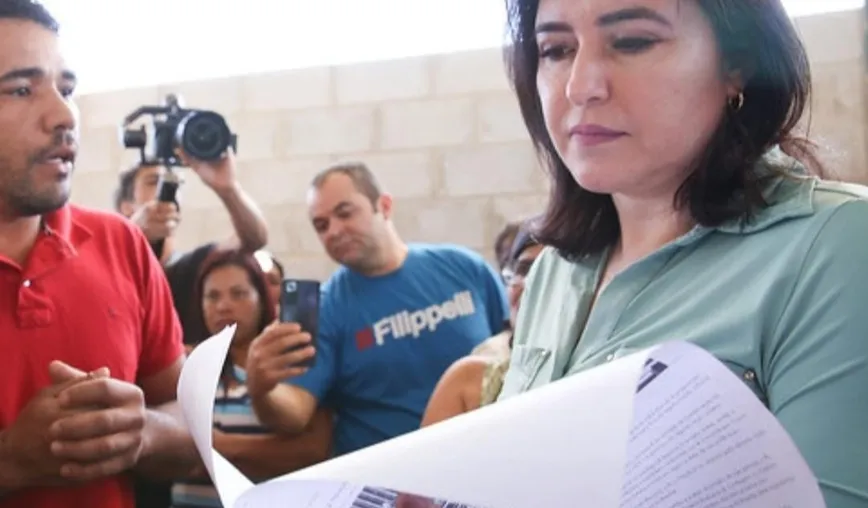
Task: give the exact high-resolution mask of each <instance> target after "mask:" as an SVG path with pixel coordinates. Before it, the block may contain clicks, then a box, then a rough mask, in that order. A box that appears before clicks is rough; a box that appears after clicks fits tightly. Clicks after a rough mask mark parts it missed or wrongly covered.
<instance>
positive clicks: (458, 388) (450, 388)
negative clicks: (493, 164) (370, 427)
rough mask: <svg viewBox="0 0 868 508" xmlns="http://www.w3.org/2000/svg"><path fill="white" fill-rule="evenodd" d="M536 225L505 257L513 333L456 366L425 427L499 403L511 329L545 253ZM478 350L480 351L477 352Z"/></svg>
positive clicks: (525, 228) (524, 229) (527, 225)
mask: <svg viewBox="0 0 868 508" xmlns="http://www.w3.org/2000/svg"><path fill="white" fill-rule="evenodd" d="M532 225H533V221H526V222H524V223H522V224H521V225H520V226H519V230H518V231H517V233H516V237H515V241H514V243H513V245H512V251H511V252H510V254H509V255H508V256H507V257H506V263H505V266H504V268H503V278H504V280H506V281H507V295H508V297H509V310H510V312H509V315H510V325H511V326H510V329H509V330H507V331H506V332H503V333H501V334H498V335H497V336H495V337H493V338H492V339H489V340H488V341H486V343H488V342H495V343H494V344H492V345H491V347H490V349H489V350H488V351H486V352H485V353H480V352H476V353H475V354H471V355H469V356H466V357H464V358H462V359H460V360H458V361H457V362H455V363H453V364H452V366H450V367H449V369H447V370H446V373H445V374H443V377H442V378H440V381H439V382H438V383H437V387H436V388H435V389H434V393H433V395H431V400H430V401H429V402H428V407H427V408H426V409H425V415H424V417H423V418H422V427H427V426H429V425H432V424H434V423H437V422H440V421H443V420H447V419H449V418H452V417H453V416H458V415H460V414H463V413H467V412H469V411H473V410H474V409H478V408H479V407H481V406H486V405H488V404H491V403H492V402H494V401H495V400H497V396H498V395H499V394H500V389H501V388H502V386H503V377H504V375H505V374H506V370H507V368H508V367H509V357H510V347H511V342H512V328H513V327H514V326H515V317H516V314H517V313H518V309H519V304H520V303H521V295H522V291H523V290H524V279H525V277H526V276H527V274H528V272H529V271H530V269H531V266H533V263H534V261H535V260H536V258H537V257H538V256H539V254H540V252H542V245H540V244H539V243H537V242H536V240H534V238H533V236H532V234H531V227H532ZM477 349H478V348H477Z"/></svg>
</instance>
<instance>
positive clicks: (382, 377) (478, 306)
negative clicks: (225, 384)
mask: <svg viewBox="0 0 868 508" xmlns="http://www.w3.org/2000/svg"><path fill="white" fill-rule="evenodd" d="M308 196H309V197H308V205H309V211H310V212H309V213H310V219H311V223H312V224H313V227H314V229H315V230H316V232H317V234H318V235H319V238H320V240H321V241H322V243H323V245H324V246H325V249H326V251H327V252H328V254H329V256H330V257H331V258H332V259H334V260H335V261H336V262H337V263H340V264H341V265H342V266H341V267H340V268H339V269H338V270H337V271H336V272H335V273H334V274H333V275H332V277H331V278H330V279H329V280H328V281H327V282H326V283H325V284H324V286H323V289H322V302H321V306H320V322H319V334H318V336H317V337H316V341H315V343H314V344H313V349H315V351H316V354H315V364H314V365H313V366H312V367H311V368H310V369H309V370H305V369H304V368H300V367H298V366H296V365H295V363H294V360H293V359H292V357H291V355H290V354H288V353H285V351H286V350H287V345H288V343H290V342H295V341H298V340H300V339H299V337H304V338H305V339H306V340H310V337H309V336H307V335H306V334H304V333H297V334H289V335H285V336H281V335H271V336H268V337H264V336H263V337H260V338H258V339H256V340H255V341H253V344H252V345H251V347H250V354H249V357H248V361H247V366H248V369H247V370H248V376H249V377H248V390H249V393H250V396H251V398H252V400H253V406H254V408H255V410H256V413H257V414H258V415H259V418H260V420H261V421H263V422H264V423H266V424H267V425H269V426H272V427H275V428H280V429H282V430H283V431H285V432H289V433H294V432H298V431H299V430H301V429H303V428H306V427H307V426H308V424H309V422H310V420H311V417H312V415H314V414H315V411H316V409H317V407H320V406H327V407H330V408H333V409H334V410H335V412H336V417H337V424H336V429H335V453H336V454H338V455H340V454H344V453H348V452H352V451H355V450H359V449H361V448H364V447H366V446H370V445H373V444H376V443H379V442H382V441H384V440H387V439H390V438H393V437H395V436H399V435H401V434H404V433H407V432H411V431H413V430H416V429H418V428H419V423H420V422H421V420H422V413H423V412H424V411H425V406H426V404H427V402H428V398H429V397H430V396H431V392H432V391H433V390H434V386H435V385H436V383H437V381H438V380H439V379H440V377H441V376H442V375H443V373H444V372H445V371H446V369H447V368H448V367H449V366H450V365H451V364H452V363H453V362H455V361H456V360H457V359H459V358H461V357H462V356H465V355H467V354H468V353H469V352H470V351H471V350H472V349H473V348H474V347H475V346H476V345H478V344H479V343H480V342H481V341H483V340H485V339H486V338H488V337H490V336H492V335H494V334H496V333H498V332H500V331H501V330H503V329H504V327H505V324H506V321H507V316H508V308H507V303H506V294H505V290H504V287H503V284H502V283H501V281H500V278H499V277H498V276H497V274H496V273H495V272H494V270H493V269H492V268H491V266H489V264H488V263H487V262H486V261H485V259H484V258H482V256H480V255H478V254H476V253H473V252H471V251H469V250H467V249H464V248H461V247H457V246H452V245H422V244H413V245H407V244H406V243H404V241H403V240H401V238H400V236H399V235H398V232H397V231H396V230H395V227H394V224H393V222H392V214H393V204H392V198H391V196H389V195H388V194H386V193H384V192H383V191H382V190H381V188H380V186H379V184H378V183H377V181H376V179H375V177H374V175H373V174H372V173H371V171H370V170H369V169H368V167H367V166H365V165H364V164H360V163H347V164H339V165H336V166H333V167H330V168H327V169H325V170H323V171H322V172H321V173H320V174H319V175H317V176H316V178H315V179H314V180H313V184H312V186H311V189H310V192H309V195H308ZM287 330H288V328H287ZM299 332H301V331H300V330H299ZM283 381H287V382H283Z"/></svg>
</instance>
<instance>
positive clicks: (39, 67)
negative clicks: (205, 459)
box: [0, 0, 201, 508]
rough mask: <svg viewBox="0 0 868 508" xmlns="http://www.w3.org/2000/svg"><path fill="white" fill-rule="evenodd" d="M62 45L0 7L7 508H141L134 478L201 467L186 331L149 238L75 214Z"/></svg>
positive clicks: (28, 6)
mask: <svg viewBox="0 0 868 508" xmlns="http://www.w3.org/2000/svg"><path fill="white" fill-rule="evenodd" d="M58 30H59V29H58V24H57V22H56V21H55V19H54V18H53V17H52V16H51V14H50V13H49V12H48V11H47V10H46V9H45V7H43V6H42V5H41V4H39V3H37V2H33V1H31V0H3V1H2V2H0V132H2V135H0V351H2V353H3V354H2V356H0V358H2V360H0V386H2V390H3V394H2V397H0V506H2V507H3V508H19V507H20V508H55V507H58V506H63V507H67V508H132V507H133V506H134V498H133V495H132V490H131V486H130V481H129V477H130V474H137V475H145V476H149V477H153V478H172V477H175V476H177V475H182V474H186V473H187V472H189V471H191V470H193V469H194V468H196V467H199V466H200V465H201V461H200V459H199V457H198V453H197V451H196V447H195V445H194V443H193V440H192V439H191V437H190V435H189V433H188V431H187V429H186V427H185V425H184V424H183V423H182V420H181V418H180V414H179V408H178V407H177V404H176V403H175V390H176V387H177V384H178V378H179V375H180V372H181V366H182V364H183V361H184V352H183V348H182V343H181V328H180V325H179V323H178V319H177V316H176V315H175V312H174V309H173V308H172V298H171V293H170V292H169V287H168V284H167V283H166V279H165V276H164V274H163V270H162V268H161V267H160V264H159V262H158V261H157V259H156V257H155V256H154V254H153V253H152V252H151V248H150V246H149V245H148V242H147V240H146V239H145V237H144V235H143V234H142V232H141V231H139V230H138V228H135V227H133V226H132V225H131V224H130V223H129V222H128V221H126V220H124V219H122V218H121V217H118V216H117V215H115V214H105V213H102V212H99V211H94V210H89V209H85V208H82V207H78V206H75V205H72V204H69V195H70V190H71V181H72V176H73V171H74V164H75V158H76V151H77V148H78V141H79V139H78V137H79V131H78V129H79V125H78V110H77V108H76V106H75V103H74V101H73V94H74V91H75V87H76V77H75V74H74V73H73V71H72V70H71V69H70V68H69V67H68V66H67V63H66V61H65V60H64V57H63V53H62V51H61V48H60V45H61V41H60V38H59V35H58Z"/></svg>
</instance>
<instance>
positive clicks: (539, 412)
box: [178, 327, 825, 508]
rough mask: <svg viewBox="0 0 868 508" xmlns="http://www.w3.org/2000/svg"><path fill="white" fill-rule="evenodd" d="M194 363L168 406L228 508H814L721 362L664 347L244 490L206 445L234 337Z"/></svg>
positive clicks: (201, 350) (675, 345)
mask: <svg viewBox="0 0 868 508" xmlns="http://www.w3.org/2000/svg"><path fill="white" fill-rule="evenodd" d="M234 332H235V329H234V327H230V328H227V329H225V330H224V331H223V332H221V333H219V334H217V335H215V336H214V337H212V338H210V339H209V340H207V341H205V342H204V343H202V344H201V345H200V346H198V347H197V348H196V350H195V351H193V353H192V354H191V356H190V358H189V359H188V360H187V363H186V365H185V367H184V370H183V372H182V374H181V382H180V384H179V387H178V399H179V401H180V404H181V407H182V409H183V412H184V416H185V418H186V420H187V424H188V425H189V427H190V431H191V432H192V434H193V439H194V440H195V442H196V446H197V447H198V450H199V453H200V454H201V455H202V459H203V461H204V463H205V466H206V468H207V469H208V472H209V474H210V476H211V479H212V481H213V482H214V485H215V486H216V488H217V490H218V491H219V493H220V497H221V499H222V502H223V505H224V506H225V507H227V508H266V507H295V508H373V507H379V508H389V507H395V508H458V507H466V508H546V507H557V508H560V507H573V506H582V507H584V506H587V507H594V508H606V507H612V508H648V507H654V508H690V507H697V508H736V507H738V508H742V507H744V508H769V507H792V506H799V507H804V508H824V507H825V503H824V501H823V497H822V495H821V493H820V489H819V486H818V484H817V480H816V478H815V477H814V476H813V474H812V473H811V471H810V469H809V468H808V466H807V464H806V463H805V461H804V459H803V458H802V457H801V455H800V454H799V452H798V450H797V449H796V447H795V446H794V444H793V442H792V441H791V440H790V438H789V436H788V435H787V433H786V432H785V431H784V429H783V428H782V427H781V425H780V424H779V423H778V422H777V420H776V419H775V418H774V416H772V414H771V413H769V411H768V410H767V409H766V408H765V407H764V406H763V405H762V403H761V402H760V401H759V400H758V399H757V398H756V396H755V395H754V394H753V392H751V391H750V389H749V388H748V387H747V386H745V385H744V384H743V383H742V381H741V380H740V379H739V378H738V377H736V376H735V375H734V374H733V373H732V372H731V371H730V370H729V369H728V368H727V367H726V366H724V365H723V364H721V363H720V362H718V361H717V360H716V359H715V358H714V357H712V356H711V355H710V354H708V353H707V352H706V351H704V350H702V349H700V348H698V347H697V346H695V345H692V344H689V343H686V342H671V343H666V344H663V345H660V346H657V347H654V348H651V349H648V350H646V351H642V352H639V353H635V354H632V355H630V356H627V357H625V358H622V359H619V360H616V361H613V362H610V363H607V364H605V365H603V366H600V367H597V368H595V369H591V370H589V371H587V372H583V373H580V374H576V375H573V376H570V377H568V378H565V379H563V380H560V381H558V382H555V383H552V384H550V385H547V386H545V387H542V388H539V389H536V390H533V391H532V392H529V393H526V394H523V395H520V396H516V397H512V398H510V399H508V400H505V401H502V402H498V403H496V404H493V405H490V406H486V407H483V408H481V409H479V410H476V411H473V412H471V413H467V414H465V415H461V416H459V417H456V418H453V419H450V420H447V421H444V422H442V423H438V424H436V425H433V426H431V427H426V428H424V429H421V430H419V431H416V432H412V433H410V434H406V435H404V436H400V437H397V438H394V439H391V440H389V441H386V442H384V443H381V444H378V445H375V446H372V447H369V448H366V449H364V450H360V451H358V452H355V453H352V454H348V455H344V456H341V457H338V458H335V459H332V460H330V461H327V462H324V463H322V464H318V465H316V466H313V467H310V468H307V469H304V470H301V471H298V472H295V473H292V474H289V475H286V476H283V477H280V478H276V479H273V480H270V481H268V482H264V483H261V484H259V485H254V484H253V482H251V481H250V480H249V479H248V478H246V477H245V476H244V475H243V474H242V473H241V472H239V471H238V469H236V468H235V467H234V466H233V465H232V464H230V463H229V462H228V461H227V460H226V459H225V458H223V457H222V456H221V455H220V454H219V453H217V452H216V451H215V450H214V449H213V448H212V426H213V420H212V414H213V409H214V396H215V392H216V387H217V384H218V381H219V378H220V372H221V369H222V366H223V360H224V358H226V354H227V352H228V350H229V345H230V343H231V341H232V337H233V335H234Z"/></svg>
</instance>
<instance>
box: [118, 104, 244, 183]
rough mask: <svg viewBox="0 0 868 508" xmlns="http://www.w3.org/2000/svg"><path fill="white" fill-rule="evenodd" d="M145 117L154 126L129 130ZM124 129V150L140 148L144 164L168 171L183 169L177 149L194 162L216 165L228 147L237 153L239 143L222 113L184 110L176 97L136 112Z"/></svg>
mask: <svg viewBox="0 0 868 508" xmlns="http://www.w3.org/2000/svg"><path fill="white" fill-rule="evenodd" d="M145 115H149V116H151V117H152V119H153V122H152V126H147V125H145V126H142V127H140V128H138V129H131V128H130V127H129V126H130V125H131V124H132V123H134V122H135V121H137V120H138V119H139V118H141V117H143V116H145ZM149 127H150V128H149ZM122 128H123V131H122V140H123V144H124V148H138V149H139V151H140V153H141V155H142V161H143V162H147V163H153V164H155V165H162V166H166V167H167V168H172V167H174V166H180V160H179V159H178V157H177V156H176V155H175V150H176V149H177V148H181V149H182V150H184V152H185V153H186V154H187V155H189V156H190V157H193V158H194V159H199V160H201V161H216V160H219V159H220V158H221V157H222V156H223V153H224V152H226V150H227V149H228V148H229V147H232V150H233V151H235V150H236V145H237V143H238V136H237V135H236V134H233V133H232V131H230V130H229V125H227V123H226V120H225V119H224V118H223V117H222V116H221V115H220V114H219V113H216V112H214V111H202V110H196V109H185V108H184V107H183V106H182V105H181V99H180V98H179V97H178V96H177V95H174V94H169V95H167V96H166V103H165V105H163V106H142V107H140V108H139V109H137V110H135V111H133V112H132V113H130V114H129V115H128V116H127V117H126V118H124V124H123V127H122Z"/></svg>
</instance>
